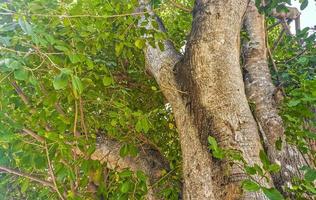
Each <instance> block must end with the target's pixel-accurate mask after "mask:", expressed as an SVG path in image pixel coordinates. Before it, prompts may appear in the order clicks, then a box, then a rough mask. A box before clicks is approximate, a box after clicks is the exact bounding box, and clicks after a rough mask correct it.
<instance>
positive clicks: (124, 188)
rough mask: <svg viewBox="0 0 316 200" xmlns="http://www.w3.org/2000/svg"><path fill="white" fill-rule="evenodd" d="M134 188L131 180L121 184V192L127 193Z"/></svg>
mask: <svg viewBox="0 0 316 200" xmlns="http://www.w3.org/2000/svg"><path fill="white" fill-rule="evenodd" d="M131 188H132V184H131V183H130V182H129V181H125V182H124V183H123V184H122V185H121V189H120V190H121V192H122V193H127V192H128V191H129V190H130V189H131Z"/></svg>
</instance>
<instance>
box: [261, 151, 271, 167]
mask: <svg viewBox="0 0 316 200" xmlns="http://www.w3.org/2000/svg"><path fill="white" fill-rule="evenodd" d="M259 157H260V160H261V162H262V164H263V168H264V169H268V167H269V165H270V161H269V158H268V156H267V154H266V153H265V152H264V151H263V150H260V153H259Z"/></svg>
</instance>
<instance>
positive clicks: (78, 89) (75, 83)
mask: <svg viewBox="0 0 316 200" xmlns="http://www.w3.org/2000/svg"><path fill="white" fill-rule="evenodd" d="M71 82H72V87H73V89H74V93H75V95H76V96H78V94H79V95H80V94H82V91H83V87H82V83H81V81H80V79H79V77H78V76H76V75H74V76H72V79H71Z"/></svg>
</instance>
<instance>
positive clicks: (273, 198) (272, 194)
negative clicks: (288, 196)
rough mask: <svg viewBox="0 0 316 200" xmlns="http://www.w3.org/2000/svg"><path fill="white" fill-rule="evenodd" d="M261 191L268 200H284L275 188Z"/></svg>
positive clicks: (263, 188)
mask: <svg viewBox="0 0 316 200" xmlns="http://www.w3.org/2000/svg"><path fill="white" fill-rule="evenodd" d="M262 191H263V193H264V194H265V195H266V196H267V197H268V198H269V199H270V200H284V197H283V196H282V194H281V193H280V192H279V191H278V190H277V189H275V188H265V187H262Z"/></svg>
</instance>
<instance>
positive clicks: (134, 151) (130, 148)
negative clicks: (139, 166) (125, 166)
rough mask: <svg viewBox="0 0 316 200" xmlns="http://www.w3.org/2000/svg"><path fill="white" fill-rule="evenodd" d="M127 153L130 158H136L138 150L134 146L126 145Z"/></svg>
mask: <svg viewBox="0 0 316 200" xmlns="http://www.w3.org/2000/svg"><path fill="white" fill-rule="evenodd" d="M128 153H129V155H131V156H132V157H136V156H137V154H138V149H137V147H136V146H135V145H131V144H130V145H128Z"/></svg>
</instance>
